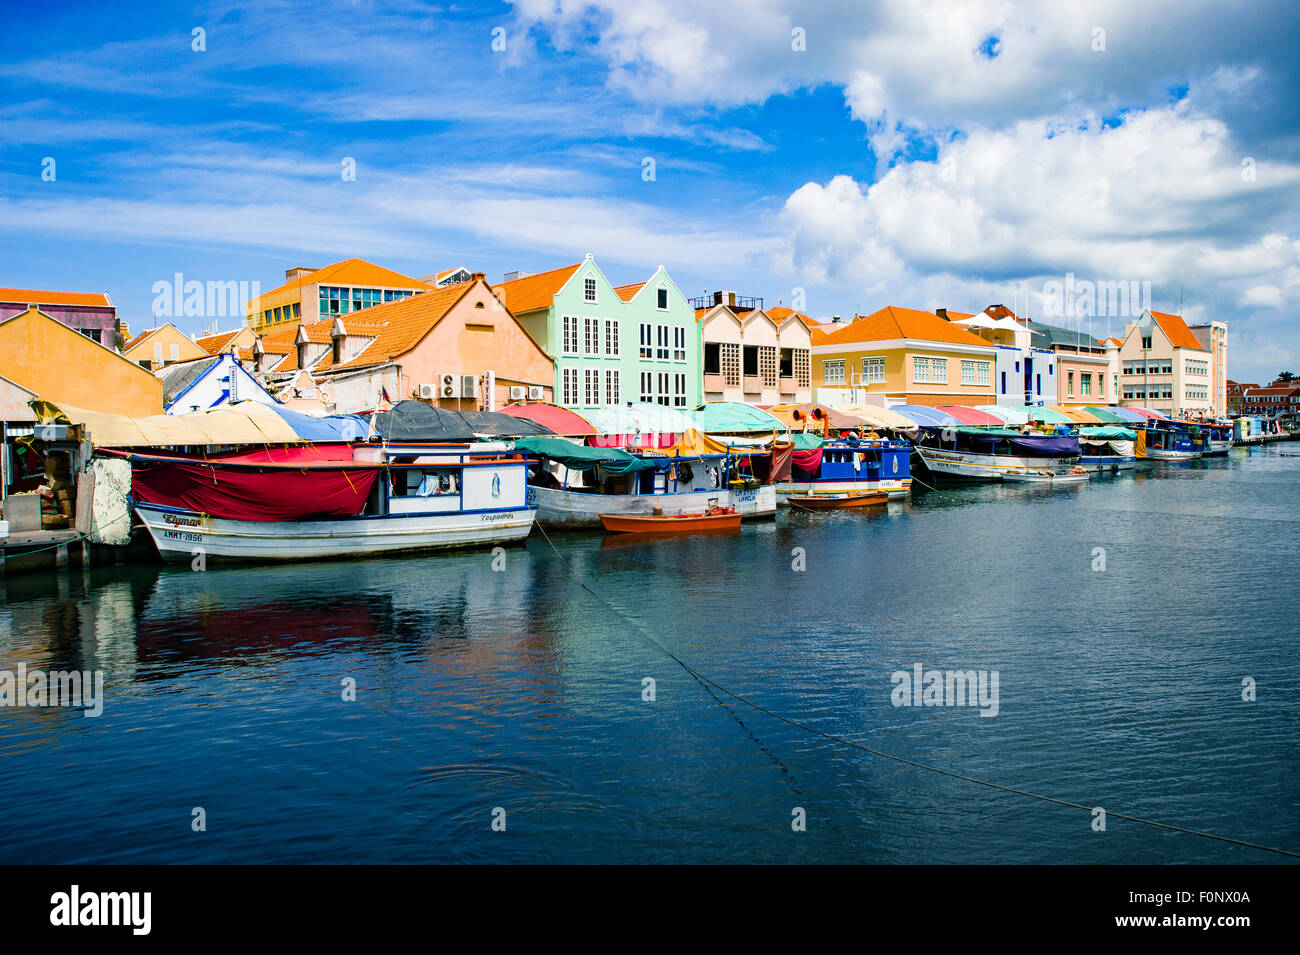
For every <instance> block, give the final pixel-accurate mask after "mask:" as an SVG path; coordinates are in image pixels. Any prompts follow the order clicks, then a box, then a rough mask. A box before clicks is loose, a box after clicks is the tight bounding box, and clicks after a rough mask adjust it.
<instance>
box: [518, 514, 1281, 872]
mask: <svg viewBox="0 0 1300 955" xmlns="http://www.w3.org/2000/svg"><path fill="white" fill-rule="evenodd" d="M537 528H538V529H539V530H540V531H541V532H542V537H544V538H545V539H546V543H547V544H548V545H550V548H551V550H552V551H554V552H555V556H556V557H558V558H559V559H560V563H562V564H563V565H564V568H565V570H566V571H568V573H569V576H570V577H571V578H573V580H574V581H575V582H576V583H577V584H578V586H580V587H581V588H582V589H583V590H585V591H586V592H587V593H588V594H590V595H591V596H592V597H593V598H594V599H595V600H597V601H599V602H600V603H601V604H603V605H604V606H605V607H607V608H609V609H610V610H611V611H613V612H614V613H615V614H617V615H618V616H619V617H621V618H622V619H623V620H624V621H625V622H626V623H628V624H629V625H630V626H632V627H634V628H635V629H636V630H637V631H638V632H639V633H641V635H642V636H644V637H645V638H646V639H647V640H649V641H650V643H652V644H654V646H655V647H656V648H658V649H659V650H660V652H662V653H663V654H664V655H665V656H667V657H668V658H669V659H670V660H672V661H673V662H674V663H676V664H677V665H678V666H679V667H681V668H682V669H683V670H685V671H686V673H688V674H689V675H690V676H691V677H693V678H694V679H695V680H696V681H697V682H699V683H700V684H701V685H703V686H706V688H707V687H712V688H714V689H716V690H717V691H718V692H719V693H722V694H725V695H726V696H729V697H731V698H732V699H733V700H735V701H736V702H738V703H743V704H744V705H745V706H748V707H751V708H752V709H755V710H757V711H758V712H760V713H762V714H764V715H766V716H769V717H771V718H772V719H774V720H776V721H778V722H780V723H784V724H786V725H787V726H792V727H794V728H795V729H799V730H803V731H804V732H806V733H810V734H812V735H813V736H819V737H821V738H822V739H825V740H829V741H830V742H833V743H838V744H840V745H841V746H847V747H849V748H851V749H855V750H859V751H861V752H864V753H868V754H870V755H872V756H876V757H879V758H881V759H889V760H893V761H894V762H897V763H902V764H903V765H905V766H912V767H914V768H916V769H923V770H925V771H927V772H931V773H937V774H939V775H941V776H947V777H949V778H951V779H960V780H962V781H964V782H969V783H975V784H976V785H979V786H985V787H987V788H989V789H996V790H997V791H999V792H1004V793H1011V794H1012V795H1016V796H1026V797H1028V798H1030V799H1037V800H1040V801H1042V802H1048V803H1053V804H1055V805H1057V806H1065V807H1066V808H1068V809H1082V810H1083V811H1084V812H1089V813H1091V812H1092V811H1093V809H1094V808H1095V807H1092V806H1085V805H1083V804H1082V803H1077V802H1070V801H1069V800H1067V799H1058V798H1057V797H1055V796H1046V795H1043V794H1042V793H1035V792H1030V791H1029V790H1027V789H1016V788H1014V787H1012V786H1003V785H1002V784H1000V783H995V782H991V781H989V780H987V779H981V778H979V777H978V776H968V775H966V774H964V773H958V772H954V771H953V770H950V769H944V768H942V767H940V766H931V765H929V764H928V763H922V762H918V761H916V760H914V759H908V758H906V757H905V756H897V755H895V754H893V753H886V752H884V751H882V750H878V749H872V748H871V747H870V746H863V745H862V744H861V743H856V742H854V741H853V740H850V739H845V738H844V737H843V736H837V735H835V734H834V733H827V732H825V731H823V730H819V729H817V728H816V727H814V726H809V725H808V724H807V723H803V722H801V721H799V720H796V719H791V718H790V717H788V716H783V715H782V714H780V713H776V712H774V711H773V710H770V709H768V708H767V707H765V706H763V705H762V704H761V703H755V702H754V701H753V700H750V699H748V698H746V697H744V696H741V695H740V694H739V693H734V692H732V691H731V690H729V689H727V688H726V687H725V686H723V685H722V684H720V683H718V682H717V681H715V680H713V679H711V678H709V677H708V676H705V675H704V674H703V673H701V672H700V671H699V670H697V669H695V668H694V667H693V666H691V665H690V664H689V663H687V662H686V661H685V660H683V659H682V658H681V657H679V656H678V655H677V654H675V653H673V652H672V651H671V650H670V649H668V648H667V647H666V646H664V645H663V644H662V643H660V642H659V641H658V640H657V639H655V636H654V634H652V633H651V632H650V631H649V630H648V629H646V628H645V627H643V626H642V625H641V624H640V623H638V622H637V620H636V619H635V618H634V617H632V616H631V615H629V614H627V613H625V612H624V611H623V610H622V609H621V608H620V607H618V606H617V605H615V604H613V603H611V602H610V601H609V600H607V599H606V598H604V597H602V596H601V595H600V594H598V593H597V592H596V591H595V590H593V589H592V588H591V587H590V586H589V585H588V584H587V582H586V580H584V579H583V578H582V577H580V576H578V574H577V573H575V572H574V570H573V566H572V565H571V564H570V563H569V561H568V560H567V559H565V557H564V555H563V554H561V553H560V550H559V548H557V547H556V546H555V542H554V541H552V540H551V535H550V534H548V533H546V528H545V527H543V526H542V525H541V524H537ZM712 695H713V694H712V693H710V696H712ZM1106 816H1107V817H1108V818H1113V819H1123V820H1125V821H1126V822H1136V823H1139V824H1140V825H1144V826H1151V827H1152V828H1155V829H1165V830H1168V831H1170V832H1181V833H1184V834H1186V835H1191V836H1200V837H1201V838H1202V839H1212V840H1214V841H1216V842H1224V843H1228V844H1229V845H1234V846H1243V847H1245V848H1247V849H1258V850H1260V851H1261V852H1272V853H1275V854H1277V855H1281V856H1287V857H1289V858H1292V859H1300V852H1292V851H1291V850H1289V849H1281V848H1278V847H1276V846H1265V845H1261V844H1259V843H1256V842H1246V841H1245V840H1242V839H1233V838H1231V837H1229V836H1221V835H1218V834H1216V833H1213V832H1205V831H1203V830H1199V829H1190V828H1188V827H1186V826H1175V825H1172V824H1170V823H1167V822H1158V821H1156V820H1154V819H1146V818H1144V817H1142V816H1134V815H1129V814H1126V813H1120V812H1111V811H1110V810H1106Z"/></svg>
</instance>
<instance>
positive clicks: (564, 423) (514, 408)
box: [501, 401, 600, 438]
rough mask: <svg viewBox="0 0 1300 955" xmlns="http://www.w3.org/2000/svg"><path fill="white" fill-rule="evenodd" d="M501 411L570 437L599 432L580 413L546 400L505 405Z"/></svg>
mask: <svg viewBox="0 0 1300 955" xmlns="http://www.w3.org/2000/svg"><path fill="white" fill-rule="evenodd" d="M501 413H502V414H508V415H510V416H511V417H512V418H526V419H528V420H529V421H536V422H537V423H538V424H540V425H542V426H543V427H545V428H550V429H551V430H552V431H554V432H555V433H556V434H562V435H566V436H568V437H571V438H577V437H585V436H586V435H589V434H599V433H600V432H599V431H597V430H596V429H595V428H593V427H592V425H591V422H590V421H588V420H587V419H586V418H584V417H583V416H582V415H580V414H577V413H576V412H573V411H570V410H569V409H568V408H561V407H560V406H559V405H553V404H551V403H550V402H546V401H539V402H535V403H533V404H526V405H506V406H505V407H504V408H502V409H501Z"/></svg>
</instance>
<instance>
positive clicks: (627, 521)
mask: <svg viewBox="0 0 1300 955" xmlns="http://www.w3.org/2000/svg"><path fill="white" fill-rule="evenodd" d="M740 518H741V515H740V514H737V513H736V512H735V511H733V510H732V509H731V508H718V509H717V510H714V511H711V512H705V513H703V514H602V515H600V523H601V525H602V526H603V527H604V528H605V530H607V531H609V532H610V533H611V534H698V533H700V532H701V531H734V530H737V529H738V528H739V527H740Z"/></svg>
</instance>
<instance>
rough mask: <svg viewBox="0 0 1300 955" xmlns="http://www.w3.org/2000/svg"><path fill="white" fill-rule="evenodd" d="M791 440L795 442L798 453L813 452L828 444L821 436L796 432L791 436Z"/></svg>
mask: <svg viewBox="0 0 1300 955" xmlns="http://www.w3.org/2000/svg"><path fill="white" fill-rule="evenodd" d="M790 440H791V441H793V442H794V448H795V450H796V451H812V450H814V449H815V448H820V447H821V446H822V445H823V444H825V443H826V440H825V439H824V438H822V437H821V436H820V435H816V434H805V433H804V432H802V431H796V432H795V433H794V434H792V435H790Z"/></svg>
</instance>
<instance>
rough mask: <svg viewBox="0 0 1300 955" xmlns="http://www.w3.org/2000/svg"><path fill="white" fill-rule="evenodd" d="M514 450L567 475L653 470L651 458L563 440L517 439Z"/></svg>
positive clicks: (653, 463)
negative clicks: (595, 470) (554, 465)
mask: <svg viewBox="0 0 1300 955" xmlns="http://www.w3.org/2000/svg"><path fill="white" fill-rule="evenodd" d="M515 449H516V450H520V451H527V452H528V453H529V454H535V455H537V456H538V457H541V458H549V459H550V460H552V461H555V462H556V463H557V464H563V465H564V466H565V467H566V468H568V469H569V470H570V471H590V470H592V469H593V468H600V469H601V470H603V471H607V472H609V473H610V474H627V473H628V472H630V471H648V470H651V469H653V468H654V467H655V466H656V463H655V460H654V459H653V458H640V457H637V456H636V455H635V454H629V453H628V452H626V451H621V450H619V449H618V448H591V447H588V446H587V445H585V444H574V443H573V442H572V441H566V440H564V439H563V438H541V437H537V438H520V439H518V440H517V441H515Z"/></svg>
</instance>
